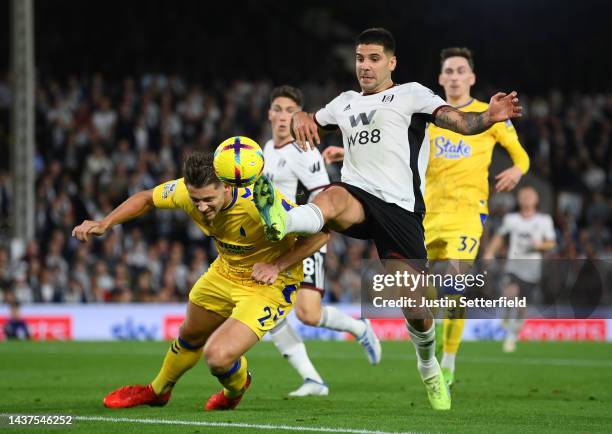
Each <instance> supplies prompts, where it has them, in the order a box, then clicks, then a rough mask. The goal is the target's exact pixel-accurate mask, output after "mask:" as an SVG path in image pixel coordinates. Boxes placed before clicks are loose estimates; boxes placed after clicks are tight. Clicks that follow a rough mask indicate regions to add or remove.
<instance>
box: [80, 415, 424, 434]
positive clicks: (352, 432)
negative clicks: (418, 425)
mask: <svg viewBox="0 0 612 434" xmlns="http://www.w3.org/2000/svg"><path fill="white" fill-rule="evenodd" d="M74 419H75V420H83V421H92V422H112V423H141V424H149V425H184V426H207V427H217V428H234V429H236V428H244V429H261V430H277V431H278V430H285V431H300V432H329V433H349V434H414V433H411V432H389V431H371V430H367V429H352V428H331V427H308V426H294V425H263V424H250V423H230V422H201V421H191V420H169V419H135V418H128V417H105V416H74Z"/></svg>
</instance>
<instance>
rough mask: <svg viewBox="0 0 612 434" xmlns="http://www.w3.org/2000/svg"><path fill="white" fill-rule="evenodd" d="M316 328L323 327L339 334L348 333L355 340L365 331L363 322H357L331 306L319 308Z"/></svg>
mask: <svg viewBox="0 0 612 434" xmlns="http://www.w3.org/2000/svg"><path fill="white" fill-rule="evenodd" d="M318 327H325V328H326V329H331V330H336V331H339V332H349V333H350V334H352V335H353V336H355V337H356V338H360V337H361V336H363V334H364V333H365V331H366V325H365V323H364V322H363V321H359V320H358V319H355V318H353V317H351V316H349V315H347V314H345V313H344V312H341V311H339V310H338V309H336V308H335V307H331V306H323V307H322V308H321V319H320V320H319V324H318Z"/></svg>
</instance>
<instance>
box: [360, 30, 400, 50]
mask: <svg viewBox="0 0 612 434" xmlns="http://www.w3.org/2000/svg"><path fill="white" fill-rule="evenodd" d="M360 44H376V45H382V47H383V49H384V50H385V51H386V52H387V53H390V54H391V55H394V54H395V38H393V35H392V34H391V32H390V31H389V30H387V29H383V28H382V27H372V28H371V29H366V30H364V31H363V32H361V33H360V34H359V36H357V39H355V45H360Z"/></svg>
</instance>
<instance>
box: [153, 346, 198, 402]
mask: <svg viewBox="0 0 612 434" xmlns="http://www.w3.org/2000/svg"><path fill="white" fill-rule="evenodd" d="M201 357H202V347H192V346H190V345H189V344H188V343H187V342H185V341H184V340H182V339H181V338H177V339H175V340H173V341H172V345H170V349H169V350H168V352H167V353H166V358H165V359H164V363H163V365H162V367H161V369H160V371H159V374H157V377H155V379H154V380H153V381H152V382H151V386H152V387H153V391H154V392H155V393H156V394H158V395H161V394H163V393H166V392H169V391H170V390H172V388H173V387H174V384H175V383H176V382H177V381H178V380H179V378H181V376H182V375H183V374H184V373H185V372H187V371H188V370H190V369H191V368H193V367H194V366H195V365H196V364H197V363H198V361H199V360H200V358H201Z"/></svg>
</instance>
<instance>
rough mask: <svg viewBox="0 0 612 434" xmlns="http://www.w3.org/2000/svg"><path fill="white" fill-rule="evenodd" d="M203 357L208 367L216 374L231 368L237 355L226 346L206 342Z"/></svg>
mask: <svg viewBox="0 0 612 434" xmlns="http://www.w3.org/2000/svg"><path fill="white" fill-rule="evenodd" d="M204 359H205V360H206V364H207V365H208V369H210V371H211V372H213V373H215V374H218V373H220V372H224V371H226V370H228V369H229V368H231V366H232V365H233V364H234V362H235V361H236V359H237V357H236V356H235V355H234V354H232V353H231V352H230V351H229V350H228V348H227V347H226V346H223V345H218V344H216V343H208V344H206V345H205V346H204Z"/></svg>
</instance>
